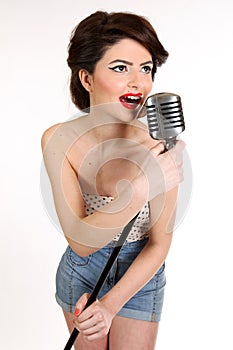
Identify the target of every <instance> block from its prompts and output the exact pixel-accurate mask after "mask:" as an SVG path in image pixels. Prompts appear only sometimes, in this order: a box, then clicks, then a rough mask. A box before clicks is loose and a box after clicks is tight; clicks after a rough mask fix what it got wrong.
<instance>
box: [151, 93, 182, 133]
mask: <svg viewBox="0 0 233 350" xmlns="http://www.w3.org/2000/svg"><path fill="white" fill-rule="evenodd" d="M146 110H147V121H148V127H149V132H150V135H151V137H152V138H154V139H157V140H169V139H174V138H175V137H176V136H177V135H179V134H180V133H181V132H182V131H184V129H185V123H184V116H183V110H182V104H181V98H180V96H179V95H176V94H173V93H167V92H162V93H158V94H155V95H152V96H149V97H148V99H147V100H146Z"/></svg>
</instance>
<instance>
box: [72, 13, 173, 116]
mask: <svg viewBox="0 0 233 350" xmlns="http://www.w3.org/2000/svg"><path fill="white" fill-rule="evenodd" d="M125 38H130V39H133V40H136V41H137V42H139V43H140V44H141V45H143V46H144V47H145V48H146V49H147V50H148V51H149V52H150V54H151V56H152V60H153V63H154V67H153V70H152V79H154V74H155V72H156V68H157V67H158V66H161V65H162V64H163V63H164V62H165V61H166V59H167V57H168V52H167V51H166V50H165V49H164V47H163V46H162V44H161V43H160V41H159V39H158V37H157V34H156V32H155V30H154V28H153V27H152V26H151V24H150V23H149V22H148V20H147V19H146V18H144V17H142V16H138V15H135V14H132V13H127V12H112V13H107V12H103V11H97V12H95V13H93V14H91V15H90V16H88V17H87V18H85V19H84V20H82V21H81V22H80V23H79V24H78V25H77V26H76V27H75V28H74V30H73V32H72V34H71V39H70V43H69V46H68V59H67V63H68V66H69V67H70V69H71V80H70V92H71V97H72V101H73V103H74V104H75V105H76V106H77V107H78V108H79V109H81V110H82V109H86V108H88V107H89V106H90V100H89V93H88V92H87V91H86V90H85V89H84V87H83V86H82V84H81V82H80V80H79V76H78V72H79V70H80V69H86V70H87V71H88V72H89V73H90V74H93V73H94V70H95V66H96V63H97V62H98V61H99V60H100V59H101V58H102V57H103V55H104V54H105V52H106V50H107V49H108V48H109V47H111V46H112V45H114V44H116V43H117V42H119V41H120V40H122V39H125Z"/></svg>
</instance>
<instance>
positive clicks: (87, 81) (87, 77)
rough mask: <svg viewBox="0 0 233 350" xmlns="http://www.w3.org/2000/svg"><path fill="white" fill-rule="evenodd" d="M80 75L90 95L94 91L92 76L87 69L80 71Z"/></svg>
mask: <svg viewBox="0 0 233 350" xmlns="http://www.w3.org/2000/svg"><path fill="white" fill-rule="evenodd" d="M78 75H79V79H80V81H81V83H82V86H83V87H84V89H86V90H87V91H88V92H89V93H90V92H91V91H92V75H91V74H90V73H89V72H88V71H87V70H86V69H80V71H79V72H78Z"/></svg>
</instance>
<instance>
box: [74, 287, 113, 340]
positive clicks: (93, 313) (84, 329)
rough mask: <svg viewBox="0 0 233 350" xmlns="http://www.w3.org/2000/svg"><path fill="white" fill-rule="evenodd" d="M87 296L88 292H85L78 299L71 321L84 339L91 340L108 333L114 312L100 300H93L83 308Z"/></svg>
mask: <svg viewBox="0 0 233 350" xmlns="http://www.w3.org/2000/svg"><path fill="white" fill-rule="evenodd" d="M89 296H90V295H89V294H88V293H85V294H83V295H82V296H81V298H80V299H79V300H78V302H77V304H76V310H75V312H74V316H76V317H75V318H74V320H73V323H74V326H75V327H76V328H77V329H78V330H79V332H80V334H82V336H83V337H84V338H85V339H87V340H89V341H93V340H96V339H100V338H103V337H105V336H106V335H107V334H108V332H109V329H110V327H111V323H112V319H113V317H114V316H115V314H114V313H113V312H112V311H110V310H109V309H108V308H106V306H105V305H104V303H103V302H101V301H100V300H97V301H95V302H94V303H93V304H91V305H90V306H89V307H88V308H87V309H85V310H84V308H85V305H86V303H87V301H88V298H89Z"/></svg>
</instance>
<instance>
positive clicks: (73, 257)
mask: <svg viewBox="0 0 233 350" xmlns="http://www.w3.org/2000/svg"><path fill="white" fill-rule="evenodd" d="M67 253H68V254H67V257H68V259H69V261H70V263H71V264H72V265H73V266H79V267H85V266H87V265H89V264H90V262H91V258H92V254H90V255H88V256H85V257H82V256H80V255H78V254H76V253H75V252H74V251H73V250H72V249H71V248H70V247H68V251H67Z"/></svg>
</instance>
